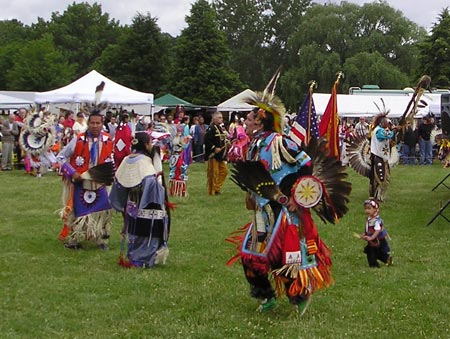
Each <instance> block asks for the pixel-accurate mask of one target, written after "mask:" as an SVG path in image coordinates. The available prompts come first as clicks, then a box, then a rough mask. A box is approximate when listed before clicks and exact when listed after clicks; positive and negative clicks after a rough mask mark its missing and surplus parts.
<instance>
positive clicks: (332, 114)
mask: <svg viewBox="0 0 450 339" xmlns="http://www.w3.org/2000/svg"><path fill="white" fill-rule="evenodd" d="M340 77H341V73H339V76H338V78H337V80H336V81H335V82H334V86H333V89H332V91H331V96H330V100H329V101H328V104H327V108H326V109H325V112H324V113H323V116H322V119H321V120H320V123H319V135H320V136H321V137H322V136H323V137H326V138H327V140H328V148H329V149H330V157H335V158H337V159H340V149H339V117H338V109H337V85H338V84H339V78H340Z"/></svg>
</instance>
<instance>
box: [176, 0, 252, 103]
mask: <svg viewBox="0 0 450 339" xmlns="http://www.w3.org/2000/svg"><path fill="white" fill-rule="evenodd" d="M186 22H187V24H188V27H186V28H185V29H184V30H183V31H182V32H181V35H180V36H179V37H178V39H177V42H176V47H175V67H174V74H173V75H172V81H171V83H172V91H173V93H174V94H175V95H177V96H179V97H181V98H185V99H186V100H188V101H190V102H192V103H194V104H197V105H212V104H218V103H220V102H221V101H223V100H225V99H227V98H229V97H230V96H231V95H234V94H236V92H238V91H240V90H242V88H243V86H242V83H241V82H240V80H239V77H238V75H237V73H236V72H235V71H233V70H232V68H231V67H230V65H229V61H230V50H229V49H228V47H227V45H226V39H225V35H224V34H223V33H222V32H220V31H219V30H218V24H217V18H216V13H215V11H214V9H213V8H212V7H211V6H210V5H209V4H208V2H207V1H206V0H198V1H197V2H196V3H194V4H193V5H192V7H191V12H190V16H187V17H186Z"/></svg>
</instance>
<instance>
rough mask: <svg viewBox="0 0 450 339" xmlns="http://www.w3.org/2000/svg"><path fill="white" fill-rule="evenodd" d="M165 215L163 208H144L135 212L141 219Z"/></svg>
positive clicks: (159, 217) (158, 217) (161, 217)
mask: <svg viewBox="0 0 450 339" xmlns="http://www.w3.org/2000/svg"><path fill="white" fill-rule="evenodd" d="M165 216H166V212H165V211H163V210H144V209H139V210H138V213H137V217H138V218H142V219H159V220H161V219H163V218H164V217H165Z"/></svg>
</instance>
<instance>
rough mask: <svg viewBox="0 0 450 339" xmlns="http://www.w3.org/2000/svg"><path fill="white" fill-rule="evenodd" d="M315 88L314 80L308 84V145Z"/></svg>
mask: <svg viewBox="0 0 450 339" xmlns="http://www.w3.org/2000/svg"><path fill="white" fill-rule="evenodd" d="M315 88H317V82H316V80H312V81H310V82H309V103H308V128H307V129H306V141H307V143H308V144H309V141H310V140H311V114H312V103H313V97H312V96H313V92H314V89H315Z"/></svg>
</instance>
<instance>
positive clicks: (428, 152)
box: [419, 139, 433, 165]
mask: <svg viewBox="0 0 450 339" xmlns="http://www.w3.org/2000/svg"><path fill="white" fill-rule="evenodd" d="M419 152H420V158H419V165H431V164H432V163H433V145H432V144H431V140H423V139H419Z"/></svg>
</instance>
